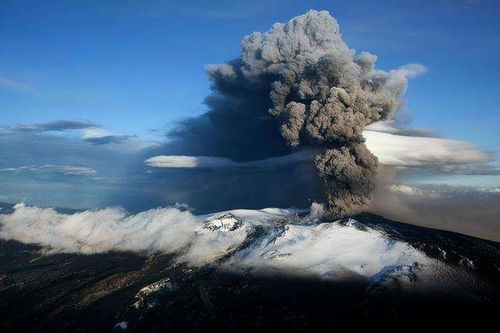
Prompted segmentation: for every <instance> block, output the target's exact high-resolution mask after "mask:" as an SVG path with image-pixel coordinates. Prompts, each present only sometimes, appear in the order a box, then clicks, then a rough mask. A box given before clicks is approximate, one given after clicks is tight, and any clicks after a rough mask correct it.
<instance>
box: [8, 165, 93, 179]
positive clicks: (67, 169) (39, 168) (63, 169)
mask: <svg viewBox="0 0 500 333" xmlns="http://www.w3.org/2000/svg"><path fill="white" fill-rule="evenodd" d="M26 171H28V172H39V173H56V174H61V175H65V176H85V177H88V176H93V175H95V174H96V173H97V172H96V171H95V170H94V169H92V168H89V167H85V166H78V165H52V164H45V165H28V166H20V167H11V168H2V169H0V172H26Z"/></svg>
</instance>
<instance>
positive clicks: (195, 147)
mask: <svg viewBox="0 0 500 333" xmlns="http://www.w3.org/2000/svg"><path fill="white" fill-rule="evenodd" d="M376 60H377V57H376V56H375V55H373V54H370V53H368V52H362V53H360V54H358V55H356V54H355V52H354V50H351V49H349V47H348V46H347V45H346V44H345V43H344V41H343V40H342V38H341V35H340V32H339V27H338V24H337V22H336V21H335V19H334V18H332V17H331V16H330V15H329V13H328V12H326V11H320V12H318V11H314V10H310V11H308V12H307V13H306V14H304V15H302V16H298V17H295V18H293V19H292V20H291V21H289V22H287V23H285V24H282V23H276V24H274V26H273V27H272V28H271V29H270V30H269V31H268V32H265V33H259V32H255V33H253V34H251V35H249V36H246V37H245V38H244V39H243V41H242V51H241V55H240V57H238V58H236V59H233V60H231V61H229V62H227V63H223V64H219V65H209V66H207V72H208V75H209V77H210V79H211V81H212V88H213V94H212V95H211V96H209V97H207V99H206V101H205V103H206V104H207V105H208V106H209V108H210V111H209V112H208V113H207V114H205V115H204V116H202V117H201V118H197V119H190V120H188V121H186V122H184V123H183V124H182V126H180V127H179V128H177V129H176V130H175V131H173V132H172V133H170V136H171V138H172V139H173V141H172V146H177V149H178V151H179V152H182V154H186V152H187V153H190V154H193V155H201V156H216V157H224V158H229V159H232V160H235V161H237V162H248V161H255V160H259V159H265V158H269V157H274V156H279V155H285V154H288V153H290V152H293V151H294V149H297V148H298V147H304V146H306V147H307V146H311V147H313V149H315V150H317V153H316V156H315V158H314V163H315V168H316V171H317V173H318V175H319V176H320V177H321V178H322V180H323V182H324V185H325V189H326V192H327V193H326V197H327V200H328V209H329V211H330V212H331V213H332V214H334V215H336V216H343V215H346V214H349V213H351V212H353V211H355V210H356V209H358V208H359V207H360V206H364V205H366V204H367V203H368V202H369V201H370V200H371V197H372V190H373V188H374V181H373V178H374V175H375V173H376V168H377V164H378V162H377V158H376V157H375V156H374V155H372V153H370V151H369V150H368V149H367V148H366V146H365V144H364V138H363V135H362V132H363V128H364V127H365V126H367V125H369V124H372V123H374V122H376V121H379V120H386V119H390V118H391V117H392V116H393V115H394V112H395V111H396V110H397V109H398V108H399V107H400V105H401V103H402V102H401V100H400V97H401V95H402V94H403V93H404V92H405V90H406V87H407V79H408V78H411V77H414V76H416V75H418V74H420V73H422V72H424V71H425V67H423V66H422V65H418V64H410V65H406V66H403V67H401V68H400V69H396V70H392V71H389V72H385V71H381V70H375V69H374V65H375V62H376ZM280 136H281V139H280ZM173 151H175V149H173ZM149 162H151V163H154V162H158V161H149ZM209 162H214V161H213V160H212V161H205V163H208V164H209ZM216 162H217V163H221V162H224V163H226V164H227V165H229V164H231V163H230V162H229V161H227V160H218V161H216Z"/></svg>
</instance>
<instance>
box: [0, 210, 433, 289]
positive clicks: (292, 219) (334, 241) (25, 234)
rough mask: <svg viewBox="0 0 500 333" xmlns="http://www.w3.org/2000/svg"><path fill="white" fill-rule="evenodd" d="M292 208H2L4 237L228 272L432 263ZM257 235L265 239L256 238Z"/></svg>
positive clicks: (351, 272) (345, 272)
mask: <svg viewBox="0 0 500 333" xmlns="http://www.w3.org/2000/svg"><path fill="white" fill-rule="evenodd" d="M317 211H318V209H317V208H315V209H313V211H312V215H309V216H306V217H304V218H299V217H297V216H296V215H295V214H296V211H294V210H280V209H275V208H273V209H263V210H259V211H255V210H235V211H231V212H230V213H227V212H224V213H218V214H214V215H211V216H194V215H192V214H191V213H189V212H186V211H180V210H178V209H176V208H161V209H152V210H148V211H144V212H141V213H139V214H136V215H127V214H126V213H125V212H124V211H122V210H120V209H116V208H107V209H103V210H94V211H84V212H79V213H74V214H61V213H58V212H56V211H55V210H53V209H42V208H37V207H27V206H24V205H16V206H15V207H14V211H13V212H12V213H10V214H0V225H1V229H0V238H1V239H14V240H17V241H21V242H25V243H33V244H39V245H41V246H43V248H44V251H45V252H46V253H57V252H70V253H83V254H92V253H101V252H108V251H133V252H137V253H139V254H145V255H147V254H151V253H174V254H176V257H175V260H176V261H177V262H185V263H187V264H189V265H194V266H199V265H205V264H215V265H219V267H221V268H223V269H227V270H236V271H241V270H245V271H246V272H248V271H253V272H255V273H260V274H273V273H274V274H291V275H300V276H308V277H315V278H321V279H329V280H334V279H337V278H340V279H342V278H345V277H346V276H355V277H357V278H360V277H364V278H371V277H373V276H375V275H376V274H378V273H379V272H381V271H382V270H383V269H384V268H386V267H388V266H394V265H412V264H413V263H414V262H415V261H419V263H421V264H424V263H425V264H427V263H431V261H430V260H429V259H428V258H427V257H426V256H425V255H424V254H423V253H421V252H420V251H418V250H416V249H414V248H412V247H410V246H409V245H407V244H405V243H403V242H399V241H394V240H390V239H387V238H386V237H385V236H384V234H383V233H382V232H379V231H376V230H373V229H370V228H366V229H364V230H360V229H358V228H356V225H355V223H356V222H354V221H350V222H349V223H347V224H344V225H341V224H335V223H321V224H311V221H313V220H314V219H315V218H316V215H315V214H316V212H317ZM256 233H259V234H260V235H261V236H260V237H255V235H256Z"/></svg>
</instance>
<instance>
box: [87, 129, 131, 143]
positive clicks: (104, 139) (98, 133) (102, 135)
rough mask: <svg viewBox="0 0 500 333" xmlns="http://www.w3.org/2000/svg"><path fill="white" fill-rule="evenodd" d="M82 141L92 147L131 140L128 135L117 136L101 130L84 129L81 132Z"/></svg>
mask: <svg viewBox="0 0 500 333" xmlns="http://www.w3.org/2000/svg"><path fill="white" fill-rule="evenodd" d="M82 134H83V139H84V140H85V141H87V142H90V143H92V144H94V145H105V144H110V143H115V144H119V143H123V142H124V141H127V140H129V139H130V138H133V136H130V135H119V134H114V133H112V132H108V131H106V130H104V129H102V128H86V129H83V131H82Z"/></svg>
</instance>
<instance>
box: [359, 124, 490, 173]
mask: <svg viewBox="0 0 500 333" xmlns="http://www.w3.org/2000/svg"><path fill="white" fill-rule="evenodd" d="M363 135H364V137H365V138H366V146H367V147H368V149H369V150H370V151H371V152H372V153H373V154H374V155H375V156H377V157H378V159H379V162H380V163H382V164H386V165H393V166H407V167H416V166H441V167H443V170H444V171H453V170H455V169H457V170H459V169H460V167H464V166H470V167H472V166H474V165H477V164H483V163H487V162H490V161H491V159H492V158H491V155H490V154H488V153H486V152H484V151H481V150H480V149H479V148H478V147H477V146H475V145H473V144H471V143H468V142H464V141H458V140H449V139H442V138H431V137H415V136H404V135H396V134H391V133H383V132H374V131H364V132H363ZM446 168H447V169H448V170H445V169H446Z"/></svg>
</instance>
